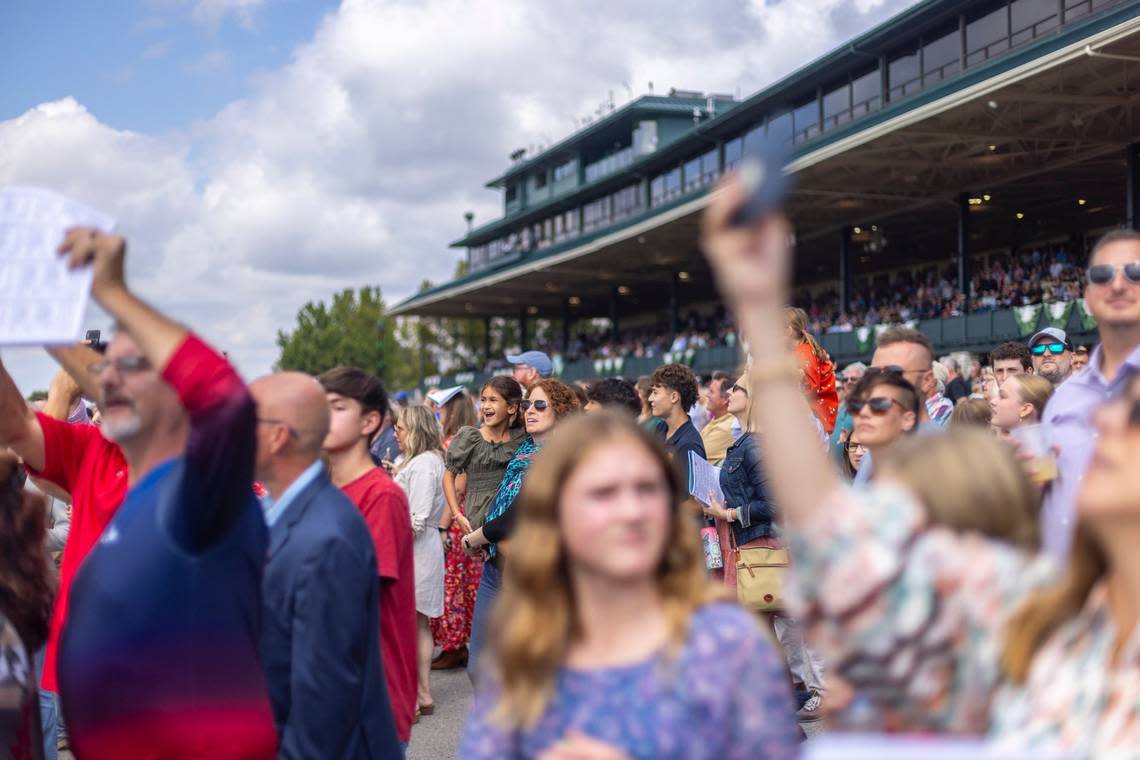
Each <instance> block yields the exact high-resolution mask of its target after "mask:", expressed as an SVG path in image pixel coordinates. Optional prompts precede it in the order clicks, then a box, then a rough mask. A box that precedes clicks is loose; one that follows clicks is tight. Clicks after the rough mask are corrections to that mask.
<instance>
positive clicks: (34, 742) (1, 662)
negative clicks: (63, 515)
mask: <svg viewBox="0 0 1140 760" xmlns="http://www.w3.org/2000/svg"><path fill="white" fill-rule="evenodd" d="M25 480H26V474H25V472H24V468H23V466H22V465H21V464H20V459H19V457H17V456H16V455H15V454H13V453H12V452H10V451H8V450H7V449H0V757H4V758H9V757H11V758H15V760H25V759H31V758H40V757H42V756H43V755H42V751H43V740H42V738H41V736H40V710H39V701H38V696H37V695H38V693H39V692H38V690H37V683H36V671H35V667H34V664H33V659H32V658H33V655H34V654H35V652H36V651H38V650H39V648H40V647H42V646H43V645H44V643H45V642H46V641H47V635H48V620H49V618H50V617H51V609H52V601H53V597H54V588H53V586H52V581H51V577H52V576H51V570H50V563H51V559H50V557H49V556H48V551H47V543H46V541H45V536H46V531H47V523H46V520H45V518H44V504H43V501H42V497H39V496H36V495H33V494H30V493H27V492H26V491H24V481H25Z"/></svg>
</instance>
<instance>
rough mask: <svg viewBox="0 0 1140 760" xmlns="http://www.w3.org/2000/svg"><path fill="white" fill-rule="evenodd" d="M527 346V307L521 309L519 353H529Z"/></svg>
mask: <svg viewBox="0 0 1140 760" xmlns="http://www.w3.org/2000/svg"><path fill="white" fill-rule="evenodd" d="M527 350H529V349H527V345H526V307H525V306H520V307H519V351H527Z"/></svg>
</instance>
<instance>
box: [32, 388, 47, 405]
mask: <svg viewBox="0 0 1140 760" xmlns="http://www.w3.org/2000/svg"><path fill="white" fill-rule="evenodd" d="M36 401H47V391H32V395H30V396H28V402H29V403H35V402H36Z"/></svg>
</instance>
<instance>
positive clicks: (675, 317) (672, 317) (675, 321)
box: [669, 272, 681, 335]
mask: <svg viewBox="0 0 1140 760" xmlns="http://www.w3.org/2000/svg"><path fill="white" fill-rule="evenodd" d="M677 290H678V286H677V273H676V272H671V273H670V274H669V333H670V334H671V335H676V334H677V330H679V329H680V328H681V313H680V312H681V307H680V299H679V298H678V293H677Z"/></svg>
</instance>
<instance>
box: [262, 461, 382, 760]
mask: <svg viewBox="0 0 1140 760" xmlns="http://www.w3.org/2000/svg"><path fill="white" fill-rule="evenodd" d="M379 584H380V576H379V573H378V572H377V570H376V550H375V549H374V548H373V544H372V538H371V536H370V535H369V533H368V528H367V527H366V526H365V524H364V519H363V518H362V517H361V516H360V513H359V512H358V511H357V510H356V507H355V506H353V504H352V502H351V501H349V500H348V498H347V497H346V496H345V495H344V494H343V493H341V491H340V489H338V488H337V487H336V486H334V485H333V484H332V482H331V481H330V480H329V478H328V475H326V474H325V473H324V472H322V473H321V474H320V475H319V476H318V477H317V478H316V479H315V480H314V481H313V482H312V483H310V484H309V485H308V486H307V487H306V488H305V489H304V490H303V491H301V493H299V494H297V498H296V499H295V500H294V501H293V502H292V503H291V504H290V505H289V506H288V507H286V509H285V512H284V514H282V515H281V517H280V518H279V519H278V520H277V522H276V523H274V525H273V526H272V527H271V528H270V529H269V563H268V565H267V566H266V568H265V580H264V586H263V589H262V597H263V600H264V615H263V619H262V628H261V659H262V664H263V665H264V667H265V675H266V680H267V681H268V684H269V697H270V700H271V701H272V703H273V717H274V721H275V722H276V724H277V735H278V737H279V741H280V749H279V751H278V757H280V758H306V759H308V758H318V757H319V758H325V757H327V758H334V757H335V758H352V759H354V760H365V758H369V759H379V758H402V757H403V751H402V750H401V748H400V741H399V738H398V737H397V736H396V727H395V723H394V722H393V720H392V708H391V705H390V704H389V703H388V689H387V686H386V684H385V681H384V671H383V665H382V664H381V659H380V585H379Z"/></svg>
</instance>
